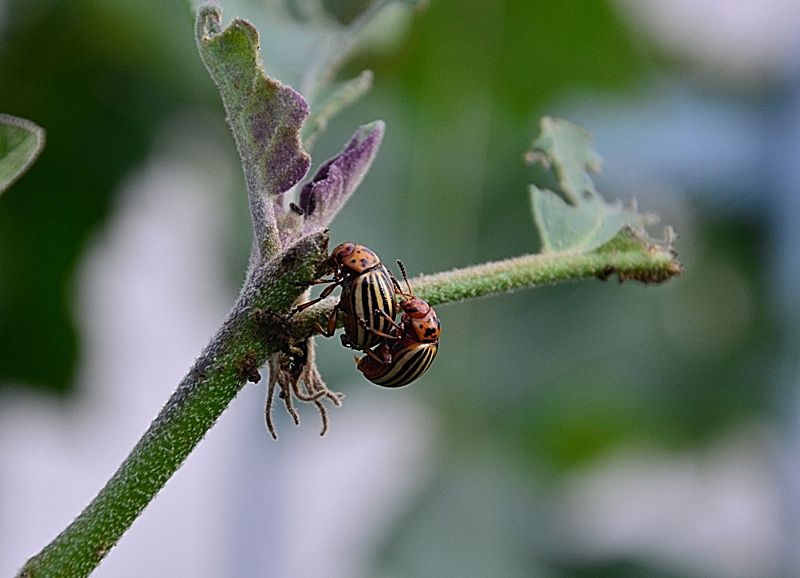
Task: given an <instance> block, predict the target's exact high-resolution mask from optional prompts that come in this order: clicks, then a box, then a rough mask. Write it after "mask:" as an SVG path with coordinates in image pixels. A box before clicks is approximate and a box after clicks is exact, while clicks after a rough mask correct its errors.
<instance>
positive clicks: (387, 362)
mask: <svg viewBox="0 0 800 578" xmlns="http://www.w3.org/2000/svg"><path fill="white" fill-rule="evenodd" d="M364 353H366V354H367V355H368V356H369V357H371V358H372V359H373V360H375V361H377V362H378V363H380V364H381V365H390V364H391V363H392V356H391V354H390V353H389V352H388V349H387V350H385V351H384V352H383V354H384V355H383V357H381V356H380V355H378V354H377V353H375V352H374V351H372V350H371V349H365V350H364Z"/></svg>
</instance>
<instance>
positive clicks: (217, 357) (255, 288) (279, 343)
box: [18, 233, 682, 578]
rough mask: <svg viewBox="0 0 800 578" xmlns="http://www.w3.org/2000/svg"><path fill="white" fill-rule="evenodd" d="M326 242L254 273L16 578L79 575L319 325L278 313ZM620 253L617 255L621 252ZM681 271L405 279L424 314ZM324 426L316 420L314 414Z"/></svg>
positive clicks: (524, 261)
mask: <svg viewBox="0 0 800 578" xmlns="http://www.w3.org/2000/svg"><path fill="white" fill-rule="evenodd" d="M327 240H328V237H327V233H320V234H315V235H310V236H308V237H304V238H303V239H301V240H300V241H299V242H298V243H297V244H295V245H294V246H293V247H291V248H290V249H289V250H288V251H287V252H285V253H284V254H283V255H282V256H281V258H280V259H276V260H273V261H271V262H269V263H268V264H266V265H261V266H258V267H256V268H255V269H254V270H253V272H252V274H251V276H250V277H249V279H248V282H247V283H246V284H245V288H244V289H243V291H242V294H241V296H240V298H239V300H238V302H237V304H236V306H235V307H234V309H233V311H232V312H231V314H230V315H229V317H228V319H227V320H226V321H225V323H224V325H223V326H222V328H221V329H220V330H219V331H218V332H217V334H216V335H215V337H214V338H213V339H212V341H211V343H210V344H209V345H208V347H206V349H205V351H204V352H203V354H202V355H201V356H200V358H198V360H197V362H196V363H195V365H194V367H192V369H191V370H190V371H189V373H188V374H187V375H186V377H185V378H184V380H183V381H182V382H181V384H180V385H179V386H178V389H177V390H176V391H175V393H174V394H173V396H172V397H171V398H170V400H169V401H168V402H167V404H166V405H165V406H164V409H162V411H161V412H160V413H159V415H158V416H157V417H156V419H155V420H154V421H153V423H152V425H151V426H150V428H149V429H148V430H147V432H146V433H145V434H144V436H143V437H142V439H141V440H140V441H139V443H138V444H137V445H136V447H135V448H134V449H133V451H132V452H131V453H130V455H129V456H128V458H126V460H125V462H123V464H122V465H121V466H120V468H119V469H118V470H117V472H116V473H115V474H114V476H113V477H112V478H111V480H110V481H109V482H108V484H107V485H106V486H105V487H104V488H103V489H102V490H101V491H100V493H99V494H98V495H97V497H96V498H95V499H94V501H92V503H91V504H89V505H88V506H87V507H86V509H85V510H84V511H83V512H82V513H81V515H80V516H78V518H76V520H75V521H74V522H73V523H72V524H70V526H69V527H67V529H66V530H64V532H62V533H61V534H60V535H59V536H57V537H56V538H55V539H54V540H53V542H51V543H50V544H49V545H48V546H46V547H45V548H44V549H43V550H42V551H41V552H40V553H39V554H37V555H36V556H34V557H33V558H31V559H30V560H29V561H28V562H27V563H26V565H25V567H24V568H23V569H22V570H21V572H20V574H19V575H18V576H19V577H20V578H23V577H25V578H35V577H44V576H46V577H48V578H50V577H69V578H75V577H80V576H87V575H88V574H89V573H90V572H91V571H92V570H93V569H94V568H95V567H96V566H97V565H98V564H99V563H100V561H101V560H102V559H103V557H104V556H105V555H106V554H107V553H108V551H109V550H110V549H111V548H112V547H113V546H114V545H115V544H116V543H117V541H118V540H119V538H120V537H121V536H122V534H123V533H124V532H125V531H126V530H127V529H128V527H130V525H131V524H132V523H133V521H134V520H135V519H136V517H137V516H138V515H139V514H140V513H141V512H142V510H143V509H144V508H145V507H146V506H147V504H148V503H149V502H150V501H151V500H152V499H153V498H154V497H155V495H156V494H157V493H158V491H159V490H160V489H161V488H162V487H163V486H164V484H165V483H166V482H167V480H169V478H170V477H171V476H172V474H173V473H174V472H175V471H176V470H177V469H178V468H179V467H180V465H181V464H182V463H183V461H184V460H185V459H186V457H187V456H188V455H189V453H190V452H191V450H192V449H194V447H195V446H196V445H197V444H198V443H199V442H200V440H201V439H202V438H203V436H204V435H205V433H206V432H207V431H208V430H209V429H210V428H211V426H212V425H214V423H215V422H216V420H217V418H218V417H219V416H220V414H221V413H222V411H223V410H224V409H225V408H226V407H227V406H228V404H229V403H230V402H231V401H232V400H233V398H234V397H235V396H236V394H237V393H238V392H239V390H240V389H241V388H242V386H243V385H244V384H245V383H246V381H247V380H251V381H257V380H258V377H259V376H258V368H259V367H261V366H262V365H263V364H264V363H265V361H266V360H267V358H268V357H269V355H271V354H273V353H277V352H280V351H287V350H290V349H291V348H292V347H293V346H294V345H295V344H296V343H299V342H301V341H303V340H305V339H306V338H308V336H309V335H311V334H312V333H313V332H314V329H313V324H314V323H324V321H325V320H327V318H328V317H329V315H330V313H331V311H332V309H333V307H334V305H335V304H336V301H337V300H336V298H333V297H330V298H328V299H325V300H323V301H321V302H320V303H318V304H317V305H315V306H313V307H310V308H309V309H307V310H306V311H304V312H302V313H300V314H298V315H296V316H295V317H294V318H292V320H291V321H290V322H289V323H285V322H284V320H283V318H281V317H280V316H278V315H273V314H271V313H270V312H272V313H281V312H284V313H285V312H286V311H288V310H289V309H290V308H291V307H292V305H293V304H294V303H295V301H296V300H297V298H298V297H299V296H300V295H301V293H302V292H303V291H304V289H305V287H306V284H307V283H309V282H310V281H311V280H312V279H314V278H315V277H316V274H317V272H318V270H319V267H320V265H321V264H322V263H323V261H324V260H325V258H326V257H327V254H326V252H327ZM625 247H627V248H625ZM681 271H682V268H681V265H680V263H679V262H678V261H677V259H676V257H675V254H674V252H673V251H672V250H671V249H670V248H669V247H665V246H660V245H650V246H639V247H636V246H634V245H623V248H621V249H615V250H607V251H596V252H591V253H583V254H578V253H544V254H537V255H526V256H523V257H517V258H514V259H506V260H503V261H495V262H491V263H485V264H483V265H476V266H474V267H467V268H463V269H456V270H454V271H449V272H446V273H439V274H436V275H428V276H421V277H417V278H415V279H412V280H411V284H412V287H413V289H414V292H415V293H416V294H417V295H419V296H420V297H422V298H424V299H425V300H426V301H428V302H429V303H431V304H432V305H441V304H445V303H451V302H455V301H463V300H466V299H475V298H478V297H485V296H489V295H496V294H500V293H508V292H511V291H515V290H517V289H523V288H527V287H535V286H538V285H544V284H551V283H556V282H562V281H571V280H577V279H585V278H591V277H595V278H600V279H603V280H605V279H607V278H609V277H610V276H612V275H617V276H618V278H619V279H620V281H624V280H636V281H640V282H643V283H661V282H664V281H667V280H668V279H670V278H672V277H675V276H677V275H680V273H681ZM323 417H324V414H323Z"/></svg>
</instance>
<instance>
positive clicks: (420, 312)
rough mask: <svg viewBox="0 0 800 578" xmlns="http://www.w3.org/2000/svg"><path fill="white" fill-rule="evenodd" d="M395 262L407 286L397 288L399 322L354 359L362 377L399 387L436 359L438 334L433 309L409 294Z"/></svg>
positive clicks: (437, 324)
mask: <svg viewBox="0 0 800 578" xmlns="http://www.w3.org/2000/svg"><path fill="white" fill-rule="evenodd" d="M398 265H400V270H401V272H402V273H403V279H405V282H406V286H407V287H408V293H404V292H400V291H399V288H398V293H399V294H400V303H399V306H400V309H402V311H403V316H402V317H401V319H400V324H399V325H398V324H396V323H394V321H392V323H391V326H392V330H393V331H394V333H393V334H391V335H390V336H384V338H383V340H382V342H381V344H380V345H379V346H378V347H376V348H375V349H374V350H367V351H365V353H366V354H367V355H365V356H364V357H362V358H361V359H359V360H358V361H357V362H356V367H357V368H358V370H359V371H360V372H361V373H363V374H364V377H366V378H367V379H368V380H370V381H371V382H372V383H374V384H376V385H380V386H383V387H402V386H404V385H408V384H409V383H411V382H412V381H414V380H415V379H417V378H419V377H420V376H421V375H422V374H423V373H425V372H426V371H427V370H428V368H429V367H430V366H431V364H432V363H433V360H434V359H435V358H436V353H437V351H438V349H439V336H440V334H441V324H440V323H439V317H438V316H437V315H436V311H434V310H433V307H431V306H430V305H429V304H428V302H427V301H425V300H423V299H420V298H419V297H416V296H415V295H414V294H413V292H412V291H411V285H410V284H409V283H408V277H407V276H406V272H405V269H404V268H403V265H402V264H401V263H400V262H399V261H398ZM376 314H377V313H376ZM386 321H387V323H388V321H389V320H388V319H386Z"/></svg>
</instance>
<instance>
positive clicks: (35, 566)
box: [18, 233, 328, 578]
mask: <svg viewBox="0 0 800 578" xmlns="http://www.w3.org/2000/svg"><path fill="white" fill-rule="evenodd" d="M327 242H328V236H327V233H319V234H315V235H310V236H308V237H304V238H303V239H301V240H300V241H299V242H298V243H296V244H295V245H294V246H293V247H290V248H289V250H288V251H286V252H285V253H283V254H282V255H281V258H279V259H277V258H276V259H275V260H273V261H271V262H268V263H266V264H264V265H260V266H258V267H256V268H255V269H254V270H253V271H252V273H251V275H250V277H249V279H248V281H247V283H246V284H245V286H244V288H243V290H242V293H241V295H240V298H239V300H238V301H237V303H236V305H235V306H234V308H233V310H232V311H231V313H230V315H229V316H228V318H227V319H226V321H225V322H224V324H223V325H222V327H221V328H220V329H219V331H218V332H217V334H216V335H215V336H214V338H213V339H212V340H211V343H209V344H208V346H207V347H206V348H205V350H204V351H203V353H202V354H201V355H200V357H199V358H198V359H197V361H196V362H195V364H194V366H193V367H192V368H191V369H190V370H189V372H188V373H187V374H186V377H184V379H183V381H182V382H181V383H180V385H179V386H178V388H177V390H176V391H175V393H174V394H173V395H172V397H171V398H170V399H169V401H167V403H166V405H165V406H164V408H163V409H162V410H161V412H160V413H159V414H158V416H157V417H156V418H155V420H154V421H153V423H152V424H151V425H150V427H149V429H148V430H147V431H146V432H145V434H144V435H143V436H142V438H141V439H140V440H139V442H138V443H137V444H136V446H135V447H134V448H133V450H132V451H131V453H130V455H129V456H128V457H127V458H126V459H125V461H124V462H123V463H122V465H121V466H120V467H119V469H118V470H117V471H116V473H115V474H114V475H113V477H112V478H111V480H109V482H108V483H107V484H106V486H105V487H104V488H103V489H102V490H100V493H99V494H98V495H97V497H96V498H95V499H94V500H93V501H92V502H91V503H90V504H89V505H88V506H87V507H86V508H85V509H84V511H83V512H82V513H81V514H80V515H79V516H78V517H77V518H76V519H75V520H74V521H73V522H72V523H71V524H70V525H69V526H68V527H67V528H66V529H65V530H64V531H63V532H62V533H61V534H59V535H58V536H57V537H56V538H55V539H54V540H53V541H52V542H51V543H50V544H49V545H47V546H46V547H45V548H44V549H43V550H42V551H41V552H40V553H39V554H37V555H36V556H34V557H33V558H31V559H30V560H28V562H27V563H26V564H25V566H24V567H23V568H22V570H21V571H20V573H19V575H18V576H19V577H20V578H38V577H42V578H44V577H47V578H59V577H69V578H75V577H79V576H88V575H89V573H91V572H92V570H93V569H94V568H95V567H96V566H97V565H98V564H99V563H100V561H101V560H102V559H103V557H104V556H105V555H106V554H107V553H108V552H109V550H111V548H112V547H113V546H114V545H115V544H116V543H117V541H118V540H119V538H120V537H121V536H122V534H123V533H124V532H125V531H126V530H127V529H128V528H129V527H130V525H131V524H132V523H133V521H134V520H135V519H136V518H137V517H138V516H139V514H140V513H141V512H142V510H144V508H145V507H146V506H147V504H149V503H150V501H151V500H152V499H153V498H154V497H155V495H156V494H157V493H158V492H159V490H161V488H162V487H164V484H166V482H167V480H169V478H170V477H171V476H172V474H174V473H175V471H176V470H177V469H178V468H179V467H180V466H181V464H182V463H183V462H184V460H185V459H186V457H187V456H188V455H189V453H190V452H191V451H192V450H193V449H194V447H195V446H196V445H197V444H198V443H199V442H200V440H201V439H202V438H203V436H204V435H205V433H206V432H207V431H208V430H209V429H210V428H211V426H213V425H214V423H215V422H216V420H217V418H218V417H219V416H220V414H221V413H222V411H223V410H224V409H225V408H226V407H227V406H228V404H229V403H230V402H231V401H232V400H233V398H234V397H236V394H237V393H238V392H239V391H240V390H241V388H242V386H243V385H244V384H245V383H246V382H247V381H248V380H249V381H258V379H259V375H258V368H259V367H261V366H262V365H263V364H264V363H265V362H266V360H267V357H268V356H269V355H270V354H273V353H277V352H279V351H282V350H283V349H284V348H287V347H291V345H292V341H291V338H287V336H286V331H285V327H284V325H283V323H282V318H281V317H280V316H279V315H277V313H285V312H287V311H288V310H289V309H290V308H291V307H292V305H293V304H294V302H295V301H296V300H297V298H298V297H299V296H300V294H301V293H302V292H303V290H304V289H305V284H306V283H308V282H309V281H310V280H311V279H314V277H315V276H316V273H317V270H318V268H319V266H320V264H321V263H322V262H323V261H324V260H325V258H326V257H327ZM258 312H262V313H266V314H261V315H259V314H258ZM268 312H275V313H276V315H269V313H268Z"/></svg>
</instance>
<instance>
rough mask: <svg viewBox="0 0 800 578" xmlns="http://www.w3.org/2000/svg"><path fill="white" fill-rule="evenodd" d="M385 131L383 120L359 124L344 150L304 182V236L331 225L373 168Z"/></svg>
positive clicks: (302, 199) (301, 203) (301, 207)
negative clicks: (360, 125) (370, 168)
mask: <svg viewBox="0 0 800 578" xmlns="http://www.w3.org/2000/svg"><path fill="white" fill-rule="evenodd" d="M383 130H384V124H383V122H382V121H375V122H373V123H370V124H367V125H364V126H362V127H359V128H358V130H356V132H355V134H354V135H353V137H352V138H351V139H350V142H348V143H347V145H346V146H345V147H344V149H343V150H342V152H340V153H339V154H338V155H336V156H335V157H333V158H332V159H330V160H328V161H326V162H325V163H324V164H323V165H322V166H321V167H320V168H319V170H318V171H317V174H316V175H314V178H313V179H312V180H311V181H310V182H308V183H306V184H305V185H303V188H302V190H301V191H300V209H302V211H303V228H302V233H301V234H302V235H308V234H310V233H312V232H314V231H321V230H323V229H325V228H327V227H328V225H329V224H330V222H331V221H332V220H333V218H334V217H335V216H336V214H337V213H338V212H339V211H340V210H341V208H342V206H343V205H344V204H345V202H347V199H349V198H350V195H352V194H353V191H355V189H356V188H357V187H358V185H359V184H360V183H361V180H362V179H363V178H364V175H365V174H366V173H367V171H368V170H369V167H370V165H371V164H372V160H373V159H374V158H375V155H376V154H377V152H378V148H379V147H380V145H381V140H382V139H383Z"/></svg>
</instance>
